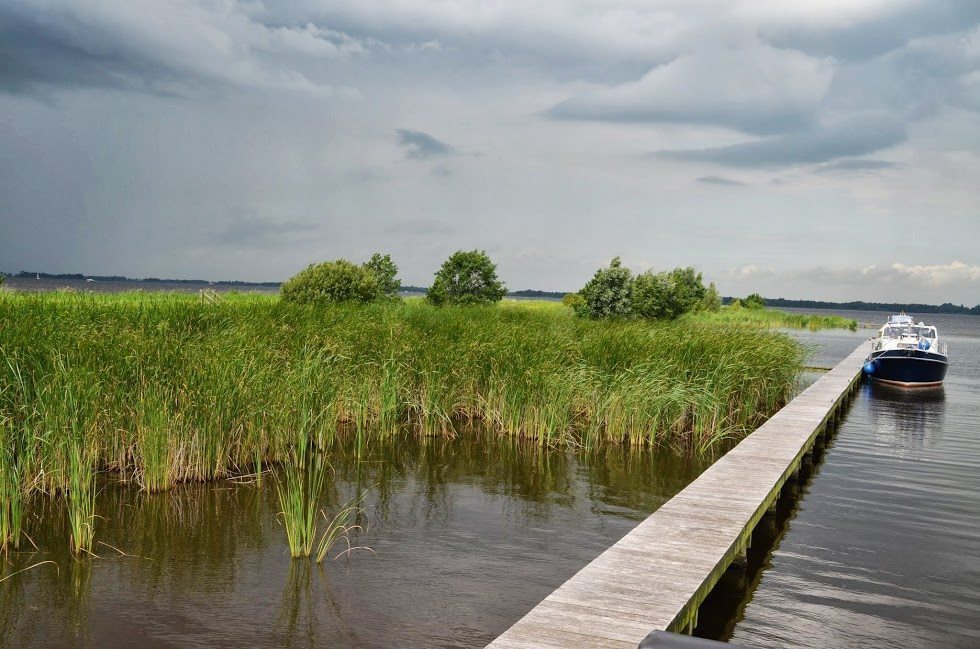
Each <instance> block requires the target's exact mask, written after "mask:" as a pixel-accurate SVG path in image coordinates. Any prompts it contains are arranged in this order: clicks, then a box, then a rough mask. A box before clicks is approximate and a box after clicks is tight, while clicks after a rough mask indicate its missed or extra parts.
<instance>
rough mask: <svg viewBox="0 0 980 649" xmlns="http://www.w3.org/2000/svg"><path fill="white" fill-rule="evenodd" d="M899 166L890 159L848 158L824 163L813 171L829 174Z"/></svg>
mask: <svg viewBox="0 0 980 649" xmlns="http://www.w3.org/2000/svg"><path fill="white" fill-rule="evenodd" d="M898 166H899V165H898V163H895V162H889V161H888V160H868V159H864V158H847V159H845V160H838V161H836V162H828V163H827V164H822V165H820V166H819V167H817V168H816V169H814V170H813V171H814V173H818V174H829V173H837V172H846V171H879V170H881V169H894V168H896V167H898Z"/></svg>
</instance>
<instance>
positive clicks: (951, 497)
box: [702, 312, 980, 648]
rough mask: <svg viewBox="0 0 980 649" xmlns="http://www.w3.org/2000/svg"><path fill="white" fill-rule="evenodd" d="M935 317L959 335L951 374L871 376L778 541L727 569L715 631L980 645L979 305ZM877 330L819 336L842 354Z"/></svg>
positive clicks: (879, 317) (711, 632) (838, 641)
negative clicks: (909, 380) (970, 311)
mask: <svg viewBox="0 0 980 649" xmlns="http://www.w3.org/2000/svg"><path fill="white" fill-rule="evenodd" d="M852 317H858V319H859V321H862V322H881V321H883V320H884V314H879V313H872V314H866V313H860V312H859V313H857V314H853V315H852ZM922 319H923V320H925V321H926V322H929V323H931V324H936V325H937V326H938V327H939V331H940V334H941V335H942V336H944V337H945V339H946V341H947V342H948V343H949V347H950V357H951V366H950V370H949V374H948V376H947V378H946V384H945V387H944V388H943V389H939V390H935V389H933V390H927V391H922V390H920V391H909V390H898V389H887V388H883V387H881V386H876V385H870V384H868V385H864V386H863V388H862V390H861V392H860V395H859V397H858V398H857V399H855V401H854V402H853V404H852V406H851V407H850V409H849V411H848V412H847V415H846V419H845V421H844V423H843V424H842V425H841V427H840V429H839V431H838V433H837V435H836V437H835V438H834V439H833V442H832V443H831V444H830V445H829V446H828V448H827V449H826V450H825V452H824V453H823V458H822V462H821V463H820V465H819V466H818V467H817V468H816V469H815V470H814V471H813V474H812V475H811V476H810V477H809V481H808V483H807V485H806V487H805V488H804V490H803V496H802V498H801V499H800V500H799V501H798V502H797V503H796V505H795V506H793V505H791V504H787V503H783V509H782V510H781V511H780V516H779V517H777V519H776V521H774V522H773V523H770V529H767V530H764V532H763V534H762V536H763V537H767V540H768V541H770V542H771V543H775V545H776V549H775V550H774V551H773V552H771V553H767V552H765V551H763V552H761V553H760V552H759V551H758V550H757V552H756V554H757V555H759V554H761V555H762V556H756V557H755V559H754V565H753V566H750V571H749V574H748V575H746V576H743V577H741V583H739V579H738V578H729V579H728V582H729V583H728V584H727V590H724V591H723V592H721V593H720V594H719V596H717V597H715V601H714V606H715V608H714V609H713V610H714V611H716V612H718V611H721V612H719V613H718V614H717V615H716V619H715V620H713V621H712V624H708V625H706V628H705V629H704V630H702V631H703V634H704V635H708V636H714V637H722V638H727V637H729V636H730V637H731V639H732V641H734V642H738V643H741V644H744V645H747V646H750V647H760V648H761V647H788V646H793V647H897V646H901V647H976V646H980V430H978V423H980V318H971V317H968V316H923V317H922ZM871 333H873V332H871V331H868V330H863V331H858V332H857V333H856V334H845V333H838V332H831V333H827V332H822V333H818V334H808V335H806V338H807V339H809V340H810V341H811V342H814V343H817V344H819V345H820V346H821V347H820V349H819V350H818V353H817V359H818V360H817V362H815V363H814V364H818V365H819V364H821V363H820V361H821V360H823V361H827V364H828V365H830V364H833V362H835V361H836V359H838V358H840V357H842V356H843V355H844V354H846V353H848V352H850V351H851V350H852V349H854V346H855V344H856V343H857V342H858V341H860V339H861V338H863V337H867V336H868V335H870V334H871ZM760 545H765V543H761V544H760ZM726 607H727V609H726ZM726 610H727V613H728V615H729V616H730V617H729V618H728V619H727V620H726V619H724V614H723V612H724V611H726ZM733 626H734V631H732V627H733ZM709 627H710V628H709Z"/></svg>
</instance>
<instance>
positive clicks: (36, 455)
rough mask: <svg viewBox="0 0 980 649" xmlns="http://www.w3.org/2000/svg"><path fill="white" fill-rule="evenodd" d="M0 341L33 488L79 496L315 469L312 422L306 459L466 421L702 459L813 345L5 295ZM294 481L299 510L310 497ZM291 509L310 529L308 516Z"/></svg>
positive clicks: (780, 391)
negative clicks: (687, 450)
mask: <svg viewBox="0 0 980 649" xmlns="http://www.w3.org/2000/svg"><path fill="white" fill-rule="evenodd" d="M0 331H2V336H3V339H2V342H3V344H2V345H0V417H2V418H3V419H4V420H6V421H7V422H8V423H7V427H8V430H9V432H10V434H9V438H10V439H11V440H13V441H12V448H11V453H12V457H17V458H23V460H22V462H21V464H20V465H18V468H17V473H16V480H19V482H20V484H21V486H22V488H23V493H28V492H30V491H34V490H36V491H42V492H45V493H48V494H51V495H55V494H59V493H64V494H66V495H67V496H68V498H69V500H71V499H72V496H71V494H72V492H73V491H75V492H76V493H78V494H79V496H80V501H85V498H87V496H86V495H85V492H84V484H85V480H81V478H83V477H84V476H79V478H80V481H78V482H76V483H75V484H70V482H71V481H70V477H71V471H72V470H75V471H80V472H85V471H88V472H89V473H88V474H85V475H94V472H96V471H101V470H106V471H110V472H114V473H115V474H116V475H118V476H119V478H120V479H122V480H133V481H135V482H136V483H137V484H139V485H140V486H141V487H142V488H143V489H145V490H147V491H160V490H165V489H168V488H171V487H172V486H173V485H174V484H175V483H179V482H183V481H189V480H209V479H214V478H218V477H223V476H231V475H242V474H246V473H250V474H259V475H260V471H261V469H262V467H263V466H266V465H278V464H282V463H285V465H286V466H284V467H283V471H287V470H293V469H292V468H291V467H292V466H293V465H298V466H302V467H306V466H307V463H306V462H305V461H300V460H298V459H297V452H298V451H297V435H298V434H299V433H298V432H297V431H300V429H303V431H304V432H303V434H304V435H306V436H307V437H306V439H307V444H308V446H310V447H311V448H325V447H328V446H329V445H330V444H331V443H332V441H333V439H334V437H335V436H337V435H355V436H356V439H357V444H355V445H354V447H355V448H356V449H357V453H358V454H362V455H363V454H365V453H366V451H367V449H368V448H369V446H370V444H371V443H372V442H373V441H375V440H378V439H381V438H384V437H388V436H390V435H391V434H392V433H393V432H394V431H396V430H399V429H404V428H408V429H410V430H414V431H416V432H417V433H418V434H420V435H453V434H456V431H457V430H458V429H459V424H460V423H461V422H465V421H467V420H479V421H482V422H483V428H484V429H485V430H490V431H494V432H496V433H497V434H500V435H510V436H516V437H523V438H528V439H532V440H534V441H536V442H537V443H539V444H543V445H561V444H566V445H572V446H577V447H586V448H597V447H600V446H603V445H608V444H621V443H626V444H643V445H646V444H659V443H671V444H682V445H687V446H689V447H691V448H708V447H710V446H711V445H712V444H714V443H717V441H718V440H719V439H723V438H726V437H731V436H738V435H741V434H744V433H745V432H746V431H749V430H752V429H753V428H754V427H755V426H757V425H758V424H759V423H760V422H761V421H763V420H764V419H765V418H766V417H768V416H769V415H771V414H772V413H773V412H774V411H775V410H776V409H777V408H778V407H780V405H781V404H782V403H783V402H784V401H785V400H786V399H787V398H788V396H789V395H790V394H791V391H792V390H793V389H794V388H795V385H796V379H797V377H798V374H799V372H800V370H801V367H802V364H803V360H804V352H803V350H802V348H801V346H800V345H799V344H797V343H796V342H794V341H793V340H791V339H790V338H789V337H787V336H785V335H782V334H779V333H776V332H773V331H768V330H766V329H765V328H763V327H749V326H745V325H744V324H739V323H728V322H724V321H717V320H713V319H703V320H699V319H698V318H687V317H685V318H682V319H681V320H680V321H679V322H678V321H675V322H644V321H629V322H610V321H589V320H584V319H579V318H575V317H574V316H573V315H572V314H571V312H570V311H569V310H568V309H566V308H564V307H562V306H561V305H558V304H553V305H552V304H547V303H534V304H523V303H521V304H518V303H511V304H502V305H499V306H497V307H453V308H436V307H433V306H430V305H428V304H425V303H424V302H422V301H420V300H408V301H405V302H386V303H382V304H367V305H335V306H329V307H314V306H302V305H295V304H288V303H284V302H282V301H279V300H278V299H277V298H275V297H267V296H234V297H231V298H228V299H226V300H222V301H221V302H219V303H216V304H205V303H202V302H200V301H196V300H195V299H194V298H193V297H181V296H176V295H167V294H149V293H148V294H126V295H86V294H42V295H26V294H13V293H4V294H2V295H0ZM79 427H81V428H79ZM79 439H81V440H84V444H80V443H79V444H76V441H77V440H79ZM76 450H77V451H78V452H79V453H81V452H82V451H84V454H83V455H78V456H77V457H75V456H73V455H72V453H75V451H76ZM73 457H74V458H75V459H74V460H73V459H72V458H73ZM82 458H84V460H85V461H82ZM6 463H7V464H9V460H8V461H7V462H6ZM73 467H74V469H73ZM304 470H305V469H304ZM0 474H4V475H8V476H9V475H11V472H10V469H9V467H3V468H0ZM281 477H282V482H281V487H282V489H283V490H284V491H283V494H284V496H286V499H285V501H284V502H286V503H287V504H289V503H291V502H293V498H294V496H295V495H296V494H302V493H306V492H304V489H306V486H302V484H301V483H299V482H295V481H292V482H291V481H290V478H289V476H288V475H286V474H285V473H284V474H283V475H282V476H281ZM315 477H316V476H307V477H304V480H308V479H313V478H315ZM307 486H309V485H307ZM291 494H292V495H291ZM300 501H302V502H305V501H303V500H302V499H300V500H299V501H296V502H300ZM286 509H287V507H285V506H284V507H283V510H284V511H285V510H286ZM290 511H294V512H295V513H296V514H297V518H296V520H298V521H309V516H310V511H309V510H308V509H303V508H301V507H300V508H290ZM88 515H89V514H88V513H84V512H80V516H79V518H78V521H79V523H81V522H83V521H85V520H89V521H90V519H89V518H87V516H88ZM314 519H315V512H314ZM304 524H306V523H304ZM307 526H308V525H307ZM297 538H298V543H299V546H298V547H305V546H306V545H308V543H309V541H308V538H307V537H303V538H300V537H297ZM311 547H312V546H311Z"/></svg>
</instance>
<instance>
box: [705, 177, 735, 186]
mask: <svg viewBox="0 0 980 649" xmlns="http://www.w3.org/2000/svg"><path fill="white" fill-rule="evenodd" d="M697 181H698V182H699V183H704V184H705V185H724V186H725V187H744V186H745V183H743V182H739V181H737V180H730V179H728V178H722V177H721V176H701V177H700V178H698V179H697Z"/></svg>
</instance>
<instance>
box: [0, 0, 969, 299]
mask: <svg viewBox="0 0 980 649" xmlns="http://www.w3.org/2000/svg"><path fill="white" fill-rule="evenodd" d="M474 248H476V249H484V250H486V251H487V252H488V254H489V255H490V256H491V257H492V258H493V259H494V260H495V261H496V262H497V264H498V271H499V274H500V277H501V279H502V280H503V281H504V282H505V283H506V284H507V286H508V287H509V288H510V289H515V290H516V289H525V288H535V289H542V290H576V289H578V288H580V287H581V286H582V285H583V284H584V283H585V282H586V281H587V280H588V279H589V277H591V275H592V273H593V272H594V271H595V269H596V268H598V267H600V266H602V265H605V264H607V263H608V262H609V260H610V259H611V258H612V257H614V256H620V257H622V259H623V263H624V264H625V265H627V266H629V267H631V268H633V269H634V270H636V271H643V270H647V269H653V270H664V269H670V268H673V267H676V266H694V267H696V268H697V269H698V270H700V271H701V272H702V273H703V274H704V279H705V281H706V282H707V281H714V282H716V284H717V285H718V288H719V290H720V291H721V292H722V294H724V295H736V296H737V295H745V294H747V293H750V292H760V293H762V294H763V295H765V296H767V297H786V298H809V299H828V300H855V299H863V300H869V301H880V302H884V301H887V302H891V301H907V302H927V303H941V302H953V303H957V304H960V303H964V304H966V305H968V306H972V305H974V304H977V303H980V2H977V1H976V0H960V1H954V0H809V1H805V0H800V1H799V2H786V1H785V0H723V1H708V0H666V1H653V0H643V1H639V0H629V1H625V2H615V1H613V0H599V1H586V0H561V1H556V0H541V1H539V2H527V1H526V0H496V1H494V2H478V1H476V0H433V1H429V0H414V1H407V0H390V1H383V0H349V1H347V2H334V1H332V0H281V1H277V0H247V1H242V2H237V1H234V0H198V1H191V0H155V1H152V2H151V1H147V0H84V1H67V0H60V1H59V0H14V1H13V2H3V3H0V270H3V271H7V272H17V271H19V270H31V271H35V270H37V271H45V272H66V273H86V274H100V275H109V274H119V275H126V276H130V277H147V276H153V277H171V278H202V279H210V280H229V279H239V280H254V281H275V280H282V279H285V278H288V277H289V276H290V275H292V274H293V273H295V272H296V271H298V270H300V269H302V268H304V267H305V266H307V265H308V264H310V263H313V262H318V261H323V260H328V259H334V258H338V257H343V258H347V259H350V260H353V261H363V260H365V259H367V258H368V257H369V256H370V255H371V253H373V252H375V251H381V252H386V253H390V254H391V255H392V257H393V258H394V260H395V262H396V263H397V264H398V265H399V267H400V269H401V278H402V280H403V282H404V283H406V284H414V285H428V283H429V282H430V281H431V278H432V274H433V273H434V272H435V271H436V270H437V268H438V266H439V265H440V264H441V262H442V261H443V260H444V259H445V258H446V257H448V256H449V255H450V254H451V253H452V252H454V251H455V250H458V249H474Z"/></svg>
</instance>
